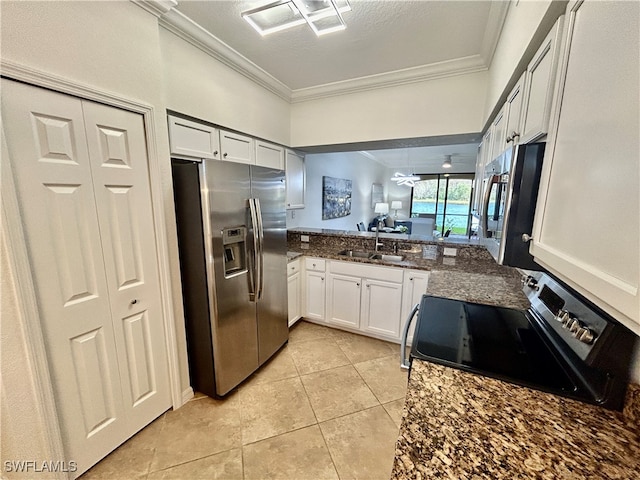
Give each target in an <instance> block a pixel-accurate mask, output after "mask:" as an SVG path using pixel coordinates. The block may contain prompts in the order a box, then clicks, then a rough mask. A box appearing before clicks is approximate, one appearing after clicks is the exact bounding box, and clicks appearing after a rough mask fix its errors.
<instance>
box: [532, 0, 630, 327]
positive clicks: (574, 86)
mask: <svg viewBox="0 0 640 480" xmlns="http://www.w3.org/2000/svg"><path fill="white" fill-rule="evenodd" d="M639 18H640V3H638V2H584V3H580V2H574V3H570V4H569V6H568V7H567V15H566V22H567V32H566V41H565V45H566V47H565V51H564V52H563V55H562V59H561V63H560V66H561V68H560V73H559V79H558V90H557V92H558V93H557V95H556V99H555V100H554V107H553V120H552V122H551V128H550V139H549V142H548V146H547V150H546V152H545V158H544V164H543V171H542V179H541V185H540V193H539V195H538V204H537V207H536V216H535V222H534V233H533V236H534V241H533V244H532V246H531V252H532V253H533V255H534V256H535V259H536V261H537V262H539V263H540V264H541V265H543V266H544V267H547V268H548V269H549V270H550V271H551V272H552V273H555V274H556V275H557V276H559V277H560V278H561V279H562V280H564V281H565V282H566V283H568V284H569V285H570V286H572V287H574V288H576V289H577V290H578V291H580V292H581V293H582V294H583V295H585V296H586V297H587V298H589V299H590V300H592V301H593V302H594V303H596V304H597V305H598V306H600V307H601V308H603V309H604V310H605V311H607V312H609V313H610V314H611V315H613V316H614V317H616V318H617V319H618V320H619V321H620V322H622V323H624V324H625V325H627V326H628V327H629V328H630V329H632V330H633V331H634V332H636V333H638V334H640V301H639V295H638V288H639V284H640V280H639V279H640V171H639V170H640V158H639V152H640V151H639V149H638V145H640V115H639V110H638V105H640V98H639V93H638V92H639V90H638V81H639V72H638V65H639V64H638V58H640V51H639V44H638V41H637V40H638V31H640V25H639Z"/></svg>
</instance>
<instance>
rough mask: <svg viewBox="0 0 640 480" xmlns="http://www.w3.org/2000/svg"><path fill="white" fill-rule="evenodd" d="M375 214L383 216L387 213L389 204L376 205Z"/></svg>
mask: <svg viewBox="0 0 640 480" xmlns="http://www.w3.org/2000/svg"><path fill="white" fill-rule="evenodd" d="M374 211H375V212H376V213H379V214H381V215H385V214H387V213H389V204H388V203H376V208H375V209H374Z"/></svg>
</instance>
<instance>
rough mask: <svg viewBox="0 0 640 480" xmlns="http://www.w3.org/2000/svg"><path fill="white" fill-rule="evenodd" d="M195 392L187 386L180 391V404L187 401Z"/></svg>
mask: <svg viewBox="0 0 640 480" xmlns="http://www.w3.org/2000/svg"><path fill="white" fill-rule="evenodd" d="M194 395H195V393H193V388H191V387H188V388H186V389H184V390H183V391H182V405H184V404H185V403H187V402H188V401H189V400H191V399H192V398H193V397H194Z"/></svg>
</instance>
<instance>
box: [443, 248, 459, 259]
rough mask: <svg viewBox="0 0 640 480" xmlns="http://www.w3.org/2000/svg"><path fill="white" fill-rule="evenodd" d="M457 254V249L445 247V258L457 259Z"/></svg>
mask: <svg viewBox="0 0 640 480" xmlns="http://www.w3.org/2000/svg"><path fill="white" fill-rule="evenodd" d="M457 254H458V250H457V249H455V248H447V247H444V256H445V257H455V256H456V255H457Z"/></svg>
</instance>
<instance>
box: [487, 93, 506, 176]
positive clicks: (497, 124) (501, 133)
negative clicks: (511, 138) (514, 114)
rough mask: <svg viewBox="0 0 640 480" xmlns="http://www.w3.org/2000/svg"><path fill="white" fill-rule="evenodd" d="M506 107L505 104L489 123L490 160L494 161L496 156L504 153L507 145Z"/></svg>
mask: <svg viewBox="0 0 640 480" xmlns="http://www.w3.org/2000/svg"><path fill="white" fill-rule="evenodd" d="M506 123H507V105H506V104H505V105H504V106H503V107H502V109H500V111H499V112H498V115H496V118H494V119H493V122H492V123H491V129H492V130H493V132H492V134H491V136H492V140H491V158H490V159H489V163H490V162H491V160H493V159H495V158H496V157H497V156H498V155H500V154H501V153H502V152H504V151H505V149H506V148H507V146H508V143H507V134H506V132H507V125H506Z"/></svg>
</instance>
